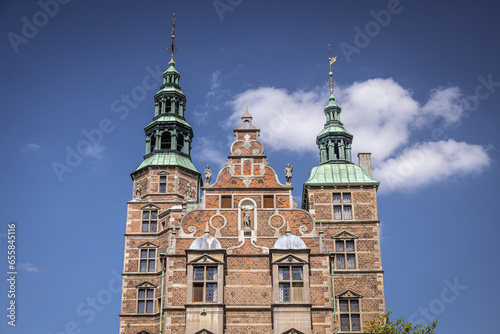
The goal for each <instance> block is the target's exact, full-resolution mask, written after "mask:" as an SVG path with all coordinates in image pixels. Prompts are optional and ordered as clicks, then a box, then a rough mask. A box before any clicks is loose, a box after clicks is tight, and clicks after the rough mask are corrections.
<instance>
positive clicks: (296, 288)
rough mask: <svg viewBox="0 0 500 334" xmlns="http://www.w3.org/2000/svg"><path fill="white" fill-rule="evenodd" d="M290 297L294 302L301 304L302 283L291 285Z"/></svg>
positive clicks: (302, 294)
mask: <svg viewBox="0 0 500 334" xmlns="http://www.w3.org/2000/svg"><path fill="white" fill-rule="evenodd" d="M292 296H293V301H294V302H303V301H304V289H303V284H302V283H293V284H292Z"/></svg>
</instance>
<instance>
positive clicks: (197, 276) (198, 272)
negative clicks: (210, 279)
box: [193, 267, 205, 281]
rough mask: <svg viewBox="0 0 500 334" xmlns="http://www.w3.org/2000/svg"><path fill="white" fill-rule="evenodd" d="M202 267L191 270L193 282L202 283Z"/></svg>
mask: <svg viewBox="0 0 500 334" xmlns="http://www.w3.org/2000/svg"><path fill="white" fill-rule="evenodd" d="M204 269H205V268H203V267H194V268H193V280H195V281H203V279H204V277H203V270H204Z"/></svg>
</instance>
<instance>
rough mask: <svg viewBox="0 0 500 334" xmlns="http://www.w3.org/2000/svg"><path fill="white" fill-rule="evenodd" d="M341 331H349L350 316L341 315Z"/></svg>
mask: <svg viewBox="0 0 500 334" xmlns="http://www.w3.org/2000/svg"><path fill="white" fill-rule="evenodd" d="M340 329H341V330H343V331H349V330H350V329H349V315H348V314H341V315H340Z"/></svg>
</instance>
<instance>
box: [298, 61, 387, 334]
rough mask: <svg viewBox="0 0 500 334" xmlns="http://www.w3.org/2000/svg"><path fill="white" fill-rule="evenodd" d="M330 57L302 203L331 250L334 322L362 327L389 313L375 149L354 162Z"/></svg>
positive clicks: (349, 328) (341, 328)
mask: <svg viewBox="0 0 500 334" xmlns="http://www.w3.org/2000/svg"><path fill="white" fill-rule="evenodd" d="M334 61H335V58H330V73H329V75H330V81H329V84H330V98H329V103H328V104H327V106H326V107H325V115H326V123H325V125H324V128H323V130H322V131H321V132H320V133H319V134H318V136H317V138H316V143H317V145H318V148H319V151H320V164H319V166H317V167H314V168H313V169H312V170H311V174H310V177H309V179H308V180H307V181H306V182H305V183H304V187H303V195H302V208H303V209H305V210H307V211H308V212H309V213H311V215H312V216H313V217H314V219H315V221H316V225H317V226H318V225H319V226H321V227H322V232H323V245H324V247H325V251H327V252H328V253H329V254H330V266H331V270H332V272H331V274H332V283H333V288H334V289H333V290H334V294H335V304H334V315H335V327H336V331H338V332H339V333H349V332H353V331H354V332H358V331H360V330H362V328H363V325H364V323H365V322H366V321H370V320H374V319H375V318H376V317H377V316H378V315H379V314H381V313H383V312H385V298H384V285H383V272H384V271H383V270H382V261H381V252H380V221H379V219H378V212H377V189H378V186H379V182H378V181H376V180H374V179H373V178H372V176H371V175H372V172H371V157H370V153H360V154H358V157H359V166H358V165H356V164H354V163H353V162H352V156H351V143H352V140H353V135H352V134H350V133H349V132H348V131H347V130H346V129H345V128H344V126H343V124H342V122H341V121H340V113H341V110H342V109H341V107H340V106H339V105H338V104H337V103H336V102H335V97H334V96H333V86H334V84H333V79H332V71H331V65H332V64H333V62H334Z"/></svg>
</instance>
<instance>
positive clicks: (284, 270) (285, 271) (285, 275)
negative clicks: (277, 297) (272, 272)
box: [278, 267, 290, 281]
mask: <svg viewBox="0 0 500 334" xmlns="http://www.w3.org/2000/svg"><path fill="white" fill-rule="evenodd" d="M278 272H279V280H280V281H286V280H289V279H290V267H278Z"/></svg>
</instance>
